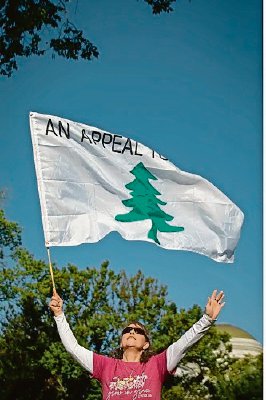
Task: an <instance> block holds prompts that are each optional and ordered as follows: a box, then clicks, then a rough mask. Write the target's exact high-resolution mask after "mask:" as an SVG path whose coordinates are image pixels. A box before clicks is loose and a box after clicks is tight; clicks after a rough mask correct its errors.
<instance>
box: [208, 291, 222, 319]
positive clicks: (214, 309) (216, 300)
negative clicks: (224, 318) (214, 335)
mask: <svg viewBox="0 0 266 400" xmlns="http://www.w3.org/2000/svg"><path fill="white" fill-rule="evenodd" d="M223 299H224V292H223V291H221V292H220V293H218V294H217V290H214V291H213V292H212V295H211V297H208V302H207V304H206V307H205V312H206V314H207V315H208V316H209V317H210V318H211V319H216V318H217V317H218V315H219V314H220V311H221V309H222V308H223V306H224V305H225V303H224V302H223Z"/></svg>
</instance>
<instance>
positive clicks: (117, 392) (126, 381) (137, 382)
mask: <svg viewBox="0 0 266 400" xmlns="http://www.w3.org/2000/svg"><path fill="white" fill-rule="evenodd" d="M147 378H148V376H147V375H146V374H145V373H144V372H142V374H141V375H135V376H131V375H130V377H127V378H122V379H121V378H119V377H117V376H115V377H114V378H113V380H112V381H111V382H110V384H109V392H108V395H107V397H106V400H109V399H112V397H114V398H116V397H118V398H119V396H122V395H123V396H131V398H132V400H135V399H140V398H152V394H151V390H150V389H145V388H144V385H145V382H146V380H147Z"/></svg>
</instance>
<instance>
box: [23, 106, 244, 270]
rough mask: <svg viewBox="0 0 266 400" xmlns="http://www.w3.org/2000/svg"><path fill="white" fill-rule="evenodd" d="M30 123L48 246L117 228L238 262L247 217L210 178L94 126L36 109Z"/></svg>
mask: <svg viewBox="0 0 266 400" xmlns="http://www.w3.org/2000/svg"><path fill="white" fill-rule="evenodd" d="M30 126H31V136H32V143H33V150H34V161H35V168H36V174H37V181H38V190H39V196H40V203H41V211H42V221H43V228H44V236H45V242H46V246H74V245H78V244H81V243H94V242H97V241H99V240H101V239H102V238H103V237H104V236H105V235H107V234H108V233H109V232H111V231H117V232H119V233H120V235H121V236H122V237H123V238H124V239H127V240H146V241H149V242H152V243H156V244H157V245H159V246H161V247H163V248H166V249H174V250H188V251H193V252H196V253H200V254H204V255H206V256H208V257H211V258H212V259H213V260H215V261H220V262H233V260H234V251H235V248H236V245H237V242H238V240H239V236H240V230H241V226H242V223H243V218H244V216H243V213H242V212H241V210H240V209H239V208H238V207H237V206H236V205H235V204H234V203H232V202H231V200H230V199H229V198H228V197H227V196H225V195H224V194H223V193H222V192H221V191H220V190H218V189H217V188H216V187H215V186H213V185H212V184H211V183H210V182H208V181H207V180H206V179H204V178H202V177H200V176H198V175H194V174H190V173H188V172H184V171H181V170H180V169H179V168H177V167H176V166H175V165H173V164H172V163H171V162H170V161H168V160H167V159H165V158H164V157H162V156H161V155H159V154H158V153H156V152H155V151H153V150H151V149H149V148H148V147H146V146H144V145H142V144H141V143H139V142H136V141H135V140H132V139H129V138H125V137H123V136H121V135H118V134H112V133H109V132H106V131H104V130H102V129H99V128H95V127H93V126H89V125H84V124H81V123H77V122H72V121H69V120H67V119H64V118H59V117H55V116H51V115H43V114H37V113H33V112H32V113H30Z"/></svg>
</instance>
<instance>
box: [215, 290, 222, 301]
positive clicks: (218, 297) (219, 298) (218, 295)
mask: <svg viewBox="0 0 266 400" xmlns="http://www.w3.org/2000/svg"><path fill="white" fill-rule="evenodd" d="M223 298H224V292H223V291H222V290H221V292H220V293H219V294H217V295H216V300H217V301H219V302H221V301H222V300H223Z"/></svg>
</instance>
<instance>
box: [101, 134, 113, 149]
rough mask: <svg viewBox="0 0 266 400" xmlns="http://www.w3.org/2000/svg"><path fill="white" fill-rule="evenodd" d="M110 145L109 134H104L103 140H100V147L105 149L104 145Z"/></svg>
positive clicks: (110, 137)
mask: <svg viewBox="0 0 266 400" xmlns="http://www.w3.org/2000/svg"><path fill="white" fill-rule="evenodd" d="M110 143H112V135H110V134H109V133H104V134H103V138H102V145H103V147H104V148H105V144H110Z"/></svg>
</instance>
